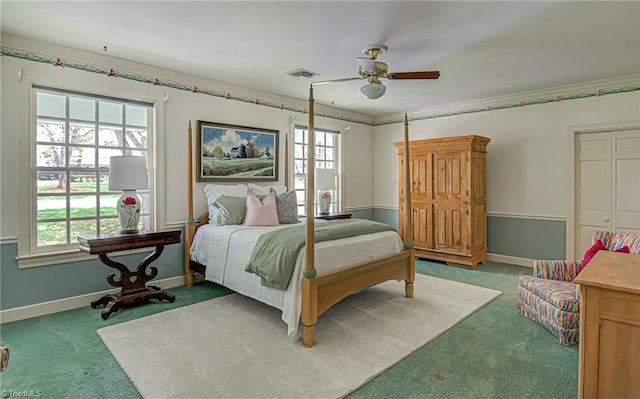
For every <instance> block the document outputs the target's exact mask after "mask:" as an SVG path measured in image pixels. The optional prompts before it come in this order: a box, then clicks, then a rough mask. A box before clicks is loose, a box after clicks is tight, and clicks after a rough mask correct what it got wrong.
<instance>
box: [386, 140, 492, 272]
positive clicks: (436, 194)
mask: <svg viewBox="0 0 640 399" xmlns="http://www.w3.org/2000/svg"><path fill="white" fill-rule="evenodd" d="M489 141H491V139H489V138H486V137H482V136H458V137H444V138H438V139H427V140H415V141H411V142H409V162H410V163H411V164H410V165H409V167H410V174H411V181H410V184H409V187H410V190H411V192H410V195H411V208H412V212H411V213H412V215H413V242H414V244H415V253H416V256H418V257H422V258H427V259H436V260H441V261H445V262H447V264H449V265H454V266H461V267H465V268H468V269H475V268H476V266H477V265H478V263H483V262H486V261H487V206H486V199H487V188H486V185H487V179H486V155H487V150H486V149H487V144H489ZM393 145H395V146H396V148H397V149H398V162H399V167H398V171H399V176H398V177H399V178H398V182H399V188H400V191H399V193H400V214H399V215H400V226H399V227H400V231H401V232H402V231H404V195H405V193H404V183H403V182H404V176H403V175H404V161H403V156H404V148H403V143H402V142H396V143H393ZM403 238H404V237H403Z"/></svg>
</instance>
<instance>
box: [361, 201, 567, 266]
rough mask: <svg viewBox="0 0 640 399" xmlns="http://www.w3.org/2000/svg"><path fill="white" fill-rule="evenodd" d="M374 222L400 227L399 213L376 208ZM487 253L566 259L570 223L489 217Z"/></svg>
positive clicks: (394, 210)
mask: <svg viewBox="0 0 640 399" xmlns="http://www.w3.org/2000/svg"><path fill="white" fill-rule="evenodd" d="M373 213H374V217H373V220H376V221H378V222H383V223H387V224H390V225H392V226H394V227H395V228H398V210H397V209H382V208H376V209H374V211H373ZM487 250H488V252H489V253H491V254H495V255H505V256H514V257H517V258H526V259H565V253H566V251H565V250H566V223H565V221H562V220H550V219H532V218H524V217H511V216H509V217H505V216H490V215H489V216H487Z"/></svg>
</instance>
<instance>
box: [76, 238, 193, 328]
mask: <svg viewBox="0 0 640 399" xmlns="http://www.w3.org/2000/svg"><path fill="white" fill-rule="evenodd" d="M180 233H181V231H180V230H162V231H153V232H149V231H140V232H138V233H135V234H117V235H109V236H103V237H78V242H79V243H80V250H81V251H84V252H88V253H90V254H92V255H98V256H99V258H100V260H101V261H102V263H104V264H105V265H107V266H109V267H112V268H114V269H116V270H118V271H120V278H119V279H118V280H116V279H115V277H116V275H115V274H110V275H109V276H107V282H108V283H109V284H111V285H112V286H114V287H121V288H122V289H121V291H120V292H119V293H116V294H108V295H105V296H103V297H102V298H100V299H97V300H95V301H92V302H91V307H92V308H94V309H95V308H97V307H98V306H100V305H105V308H104V310H103V311H102V319H103V320H106V319H107V318H108V317H109V316H110V315H111V313H114V312H117V311H118V310H119V309H120V308H121V307H123V306H133V305H138V304H141V303H146V302H148V301H149V299H158V300H160V301H162V300H163V299H166V300H168V301H169V302H173V301H175V300H176V297H175V296H174V295H172V294H169V293H168V292H166V291H165V290H162V289H160V288H159V287H156V286H153V285H150V286H147V285H146V283H147V281H149V280H152V279H154V278H155V277H156V275H158V269H157V268H156V267H151V270H150V273H149V274H147V266H149V265H150V264H151V263H152V262H153V261H155V260H156V259H158V257H160V255H161V254H162V251H163V250H164V246H165V245H168V244H177V243H179V242H180ZM147 247H155V250H154V251H153V252H152V253H151V254H149V255H148V256H147V257H145V258H144V259H143V260H142V261H141V262H140V263H139V264H138V267H137V268H136V270H135V272H134V271H131V270H129V268H128V267H127V266H125V265H123V264H122V263H118V262H116V261H113V260H111V259H109V258H108V256H107V255H108V254H109V253H111V252H117V251H126V250H130V249H140V248H147Z"/></svg>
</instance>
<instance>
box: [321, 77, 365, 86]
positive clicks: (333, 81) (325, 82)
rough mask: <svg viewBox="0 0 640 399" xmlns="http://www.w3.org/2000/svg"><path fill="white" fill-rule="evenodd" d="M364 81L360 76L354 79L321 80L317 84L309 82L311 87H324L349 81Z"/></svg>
mask: <svg viewBox="0 0 640 399" xmlns="http://www.w3.org/2000/svg"><path fill="white" fill-rule="evenodd" d="M361 79H364V78H363V77H361V76H358V77H356V78H342V79H332V80H321V81H319V82H311V84H312V85H314V86H315V85H324V84H327V83H339V82H348V81H350V80H361Z"/></svg>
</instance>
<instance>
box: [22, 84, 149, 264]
mask: <svg viewBox="0 0 640 399" xmlns="http://www.w3.org/2000/svg"><path fill="white" fill-rule="evenodd" d="M33 94H34V100H35V107H34V109H35V115H34V121H35V125H34V126H35V132H34V133H35V140H34V141H33V143H34V145H33V147H32V151H34V152H33V154H34V157H33V158H32V170H35V173H34V174H32V186H31V187H32V193H34V198H33V202H32V208H31V209H32V211H31V252H32V253H43V252H56V251H64V250H69V249H76V248H77V246H78V244H77V237H78V236H80V235H98V234H108V233H115V232H117V231H118V230H119V222H118V217H117V212H116V202H117V200H118V198H119V197H120V194H121V193H120V192H110V191H109V158H110V157H112V156H114V155H136V156H143V157H145V158H146V159H147V164H148V165H151V164H152V163H151V162H150V156H151V154H150V141H151V140H152V132H153V104H151V103H144V102H137V101H130V100H125V99H119V98H111V97H105V96H97V95H91V94H85V93H78V92H72V91H64V90H57V89H51V88H47V87H42V86H33ZM148 170H149V178H150V181H151V182H152V181H153V173H154V172H153V168H148ZM149 187H153V186H152V185H151V184H150V185H149ZM137 194H138V195H139V196H140V197H141V199H142V205H143V209H142V213H141V219H142V228H143V229H146V228H149V227H151V226H152V217H151V215H152V214H153V213H152V212H151V209H152V207H153V204H152V203H151V199H152V196H151V195H149V191H148V190H145V191H138V192H137Z"/></svg>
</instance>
